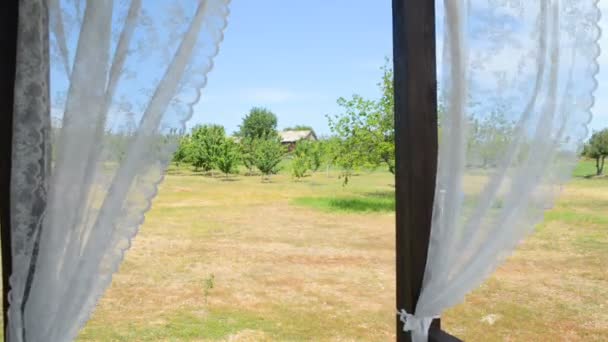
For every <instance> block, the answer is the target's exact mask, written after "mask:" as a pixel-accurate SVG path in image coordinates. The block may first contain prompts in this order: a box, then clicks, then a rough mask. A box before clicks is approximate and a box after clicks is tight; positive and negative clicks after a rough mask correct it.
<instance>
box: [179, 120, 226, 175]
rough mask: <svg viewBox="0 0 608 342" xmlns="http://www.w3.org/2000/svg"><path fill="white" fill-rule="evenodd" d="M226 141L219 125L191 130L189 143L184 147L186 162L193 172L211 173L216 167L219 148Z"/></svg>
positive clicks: (223, 131) (222, 128)
mask: <svg viewBox="0 0 608 342" xmlns="http://www.w3.org/2000/svg"><path fill="white" fill-rule="evenodd" d="M225 140H226V132H225V130H224V127H222V126H219V125H202V126H197V127H195V128H193V129H192V135H191V138H190V141H189V143H188V145H187V147H186V155H187V157H186V159H185V160H186V161H187V162H189V163H190V164H192V166H194V169H195V170H199V169H202V170H203V171H205V172H207V171H211V170H213V168H215V167H216V165H215V162H216V159H217V156H218V155H219V148H220V146H221V144H222V143H223V142H224V141H225Z"/></svg>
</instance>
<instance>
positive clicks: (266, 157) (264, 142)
mask: <svg viewBox="0 0 608 342" xmlns="http://www.w3.org/2000/svg"><path fill="white" fill-rule="evenodd" d="M253 146H254V152H253V153H254V156H255V158H254V159H255V161H254V163H255V167H256V168H257V169H258V170H260V172H261V173H262V175H264V176H266V177H268V176H270V175H271V174H275V173H277V172H278V171H279V168H278V165H279V163H280V162H281V160H282V159H283V155H284V154H285V148H284V147H283V145H281V142H280V141H279V140H278V139H257V140H254V141H253Z"/></svg>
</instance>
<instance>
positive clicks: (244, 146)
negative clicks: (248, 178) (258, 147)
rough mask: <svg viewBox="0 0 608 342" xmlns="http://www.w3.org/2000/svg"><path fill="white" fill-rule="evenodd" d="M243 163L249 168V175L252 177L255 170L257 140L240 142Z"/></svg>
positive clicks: (242, 140)
mask: <svg viewBox="0 0 608 342" xmlns="http://www.w3.org/2000/svg"><path fill="white" fill-rule="evenodd" d="M239 145H240V149H241V161H242V162H243V165H245V167H246V168H247V175H252V174H253V170H254V169H255V158H256V155H255V139H251V138H243V139H241V141H240V144H239Z"/></svg>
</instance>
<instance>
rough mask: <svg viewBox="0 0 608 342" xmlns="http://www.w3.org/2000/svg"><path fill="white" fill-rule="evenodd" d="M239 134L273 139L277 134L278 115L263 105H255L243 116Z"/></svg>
mask: <svg viewBox="0 0 608 342" xmlns="http://www.w3.org/2000/svg"><path fill="white" fill-rule="evenodd" d="M238 136H240V137H242V138H245V139H271V138H274V137H276V136H277V116H276V115H275V114H274V113H273V112H271V111H270V110H268V109H266V108H262V107H253V108H251V110H250V111H249V114H247V115H246V116H245V117H244V118H243V123H242V124H241V125H240V126H239V132H238Z"/></svg>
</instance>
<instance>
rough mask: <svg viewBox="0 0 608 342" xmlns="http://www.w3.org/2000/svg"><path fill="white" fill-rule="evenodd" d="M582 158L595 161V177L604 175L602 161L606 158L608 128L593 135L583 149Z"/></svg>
mask: <svg viewBox="0 0 608 342" xmlns="http://www.w3.org/2000/svg"><path fill="white" fill-rule="evenodd" d="M583 156H585V157H587V158H591V159H594V160H595V169H596V175H598V176H599V175H602V174H603V173H604V161H605V159H606V156H608V128H605V129H603V130H601V131H599V132H595V133H593V135H592V136H591V138H590V139H589V141H588V142H587V144H585V146H584V147H583Z"/></svg>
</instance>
